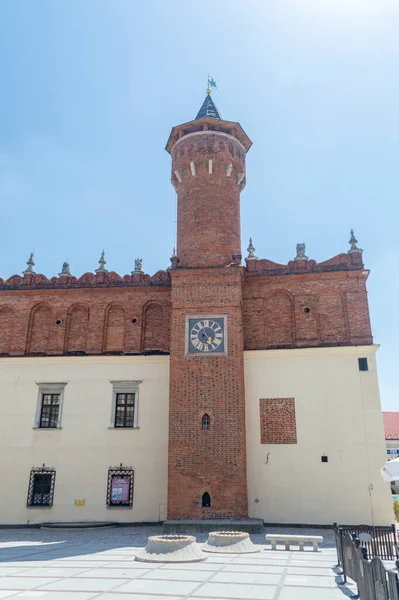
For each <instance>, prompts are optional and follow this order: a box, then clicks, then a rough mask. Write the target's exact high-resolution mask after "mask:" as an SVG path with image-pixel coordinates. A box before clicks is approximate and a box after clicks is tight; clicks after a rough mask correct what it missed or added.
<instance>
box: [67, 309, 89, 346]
mask: <svg viewBox="0 0 399 600" xmlns="http://www.w3.org/2000/svg"><path fill="white" fill-rule="evenodd" d="M88 328H89V307H88V306H84V305H83V306H82V305H80V304H75V305H73V306H72V307H71V308H70V309H69V310H68V317H67V326H66V337H65V352H67V353H68V352H86V349H87V335H88Z"/></svg>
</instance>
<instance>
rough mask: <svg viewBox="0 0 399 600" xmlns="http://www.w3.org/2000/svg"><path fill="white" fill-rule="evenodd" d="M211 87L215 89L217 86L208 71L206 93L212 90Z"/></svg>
mask: <svg viewBox="0 0 399 600" xmlns="http://www.w3.org/2000/svg"><path fill="white" fill-rule="evenodd" d="M212 89H215V90H217V89H218V86H217V85H216V81H215V80H214V78H213V77H212V76H211V75H209V73H208V89H207V90H206V93H207V94H210V93H211V92H212Z"/></svg>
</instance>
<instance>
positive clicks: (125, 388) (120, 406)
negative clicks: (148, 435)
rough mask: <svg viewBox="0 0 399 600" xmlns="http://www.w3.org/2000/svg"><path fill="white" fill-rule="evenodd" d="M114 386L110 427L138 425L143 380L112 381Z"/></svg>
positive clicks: (128, 427) (122, 427) (131, 427)
mask: <svg viewBox="0 0 399 600" xmlns="http://www.w3.org/2000/svg"><path fill="white" fill-rule="evenodd" d="M111 383H112V387H113V394H112V410H111V422H110V425H109V426H110V428H112V429H114V428H115V429H136V428H137V427H138V424H137V423H138V421H137V419H138V398H139V384H140V383H141V381H111Z"/></svg>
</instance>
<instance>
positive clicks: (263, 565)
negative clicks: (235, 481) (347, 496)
mask: <svg viewBox="0 0 399 600" xmlns="http://www.w3.org/2000/svg"><path fill="white" fill-rule="evenodd" d="M290 531H291V532H292V533H295V530H290ZM302 532H303V530H302ZM159 533H160V528H155V527H153V528H149V527H135V528H134V527H118V528H109V529H102V530H101V529H97V530H95V529H92V530H40V529H10V530H6V529H3V530H0V600H1V599H2V598H15V599H17V598H26V599H29V598H30V599H34V598H37V599H41V600H42V599H43V600H68V599H69V598H70V599H71V600H90V599H92V598H100V599H101V600H129V599H130V600H162V599H165V600H186V599H189V598H192V599H193V600H194V599H195V600H201V599H202V600H206V599H207V600H339V599H341V600H345V599H346V598H348V597H350V596H351V595H352V594H355V592H356V588H355V587H354V586H351V585H347V586H343V587H339V586H338V582H340V581H341V578H340V576H339V571H338V570H337V569H335V568H334V565H335V564H336V553H335V548H334V542H333V534H332V532H330V531H323V532H321V535H323V536H324V538H325V543H324V544H323V545H322V548H321V551H320V552H318V553H314V552H312V549H311V547H309V549H307V550H306V551H305V552H299V551H295V550H293V551H290V552H286V551H285V550H284V549H283V547H282V546H281V550H277V551H271V550H270V546H268V545H266V544H265V538H264V536H262V535H253V536H251V538H252V541H253V542H254V543H256V544H259V547H260V548H261V551H260V552H259V553H258V554H240V555H237V554H233V555H229V554H218V555H215V554H208V555H207V559H206V560H205V561H204V562H200V563H178V564H171V563H168V564H165V563H141V562H135V561H134V557H135V554H136V553H137V552H138V551H140V550H142V548H143V547H144V546H145V544H146V541H147V537H148V536H149V535H156V534H159ZM205 539H206V534H198V535H197V541H198V543H200V544H201V543H203V542H204V541H205Z"/></svg>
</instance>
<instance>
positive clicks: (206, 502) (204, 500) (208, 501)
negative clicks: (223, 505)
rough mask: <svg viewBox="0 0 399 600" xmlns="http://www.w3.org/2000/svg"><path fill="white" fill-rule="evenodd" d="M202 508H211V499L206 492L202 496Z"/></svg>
mask: <svg viewBox="0 0 399 600" xmlns="http://www.w3.org/2000/svg"><path fill="white" fill-rule="evenodd" d="M202 506H203V507H204V508H209V507H210V506H211V497H210V495H209V494H208V492H205V494H204V495H203V496H202Z"/></svg>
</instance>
